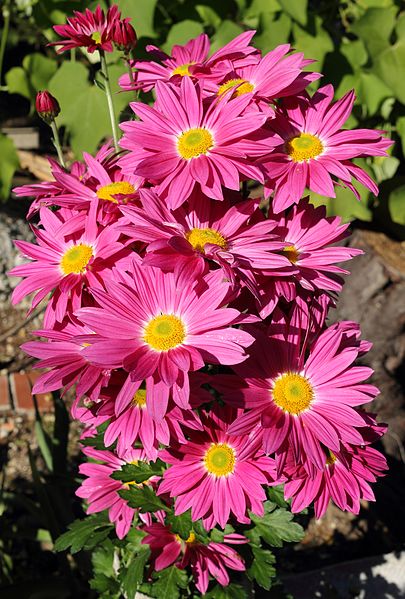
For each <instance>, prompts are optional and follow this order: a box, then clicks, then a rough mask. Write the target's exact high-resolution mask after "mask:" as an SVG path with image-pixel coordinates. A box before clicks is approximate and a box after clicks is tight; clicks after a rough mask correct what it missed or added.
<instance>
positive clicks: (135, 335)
mask: <svg viewBox="0 0 405 599" xmlns="http://www.w3.org/2000/svg"><path fill="white" fill-rule="evenodd" d="M131 275H132V276H127V277H124V276H123V275H122V277H121V280H122V282H120V283H112V282H108V283H107V288H108V291H107V292H104V291H102V290H98V289H94V290H93V294H94V297H95V298H96V300H97V302H98V303H99V304H100V306H101V307H100V308H82V309H81V310H78V311H77V313H76V314H77V316H78V317H79V318H80V319H81V320H82V321H83V322H84V323H86V324H87V325H88V326H89V327H90V328H91V329H92V330H94V331H95V332H96V333H97V335H95V336H94V341H93V343H92V344H91V345H90V346H89V347H87V348H85V349H84V350H83V351H84V354H85V356H86V358H88V359H89V360H90V361H91V362H93V363H94V364H97V365H99V366H103V367H105V368H119V367H124V368H125V370H127V371H128V372H130V373H131V379H132V380H133V381H144V380H146V382H147V386H149V390H150V392H148V390H147V394H146V399H147V408H148V410H150V413H151V415H152V416H153V417H154V418H156V419H157V420H161V419H162V418H163V416H164V414H165V412H166V408H167V402H168V399H169V391H170V389H172V393H173V399H174V401H175V402H176V403H177V404H178V405H179V406H180V407H182V408H187V407H189V378H188V373H189V372H190V371H194V370H198V369H200V368H202V366H204V364H205V363H211V364H212V363H215V364H218V363H220V364H235V363H238V362H242V361H243V360H244V359H245V357H246V354H245V348H246V347H248V346H249V345H250V344H251V343H252V342H253V337H252V336H251V335H250V334H249V333H246V332H245V331H241V330H238V329H235V328H232V327H231V325H232V324H235V323H237V322H240V321H241V320H244V319H245V318H246V317H242V316H241V314H240V313H239V312H238V310H235V309H231V308H221V307H220V306H221V305H222V303H223V301H224V298H225V296H226V294H227V292H228V289H229V284H227V283H222V280H221V279H222V276H221V275H220V273H219V276H215V277H211V279H205V280H204V279H203V280H202V281H200V282H199V284H196V280H195V279H190V278H188V280H186V279H184V280H181V279H178V278H176V277H175V276H174V275H173V274H172V273H163V272H161V271H160V270H158V269H155V268H151V267H148V266H140V265H139V264H138V263H137V262H136V261H135V260H134V262H133V264H132V271H131ZM149 401H150V404H149Z"/></svg>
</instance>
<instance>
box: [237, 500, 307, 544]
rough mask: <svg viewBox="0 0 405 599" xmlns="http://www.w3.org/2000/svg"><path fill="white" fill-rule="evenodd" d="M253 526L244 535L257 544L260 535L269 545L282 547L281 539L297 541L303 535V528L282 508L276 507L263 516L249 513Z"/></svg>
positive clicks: (290, 541)
mask: <svg viewBox="0 0 405 599" xmlns="http://www.w3.org/2000/svg"><path fill="white" fill-rule="evenodd" d="M250 517H251V519H252V522H253V523H254V524H255V526H254V528H252V529H250V530H248V531H247V532H246V536H247V537H249V538H250V539H251V541H252V542H253V543H255V544H257V545H259V544H260V543H259V542H258V541H259V538H258V537H261V538H262V539H263V540H264V541H265V542H266V543H267V544H268V545H270V546H271V547H282V545H283V541H287V542H289V543H292V542H295V543H296V542H298V541H300V540H301V539H302V537H303V536H304V529H303V528H302V526H300V525H299V524H297V523H296V522H292V519H293V515H292V514H291V512H288V511H287V510H285V509H283V508H277V509H275V510H274V511H272V512H271V513H270V514H265V515H264V516H263V517H259V516H255V515H254V514H251V516H250Z"/></svg>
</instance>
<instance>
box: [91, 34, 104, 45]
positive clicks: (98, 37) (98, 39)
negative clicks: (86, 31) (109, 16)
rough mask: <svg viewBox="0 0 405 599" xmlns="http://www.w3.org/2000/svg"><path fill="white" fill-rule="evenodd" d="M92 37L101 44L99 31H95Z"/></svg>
mask: <svg viewBox="0 0 405 599" xmlns="http://www.w3.org/2000/svg"><path fill="white" fill-rule="evenodd" d="M90 37H91V39H92V40H93V42H95V43H96V44H101V33H100V32H99V31H94V33H92V34H91V36H90Z"/></svg>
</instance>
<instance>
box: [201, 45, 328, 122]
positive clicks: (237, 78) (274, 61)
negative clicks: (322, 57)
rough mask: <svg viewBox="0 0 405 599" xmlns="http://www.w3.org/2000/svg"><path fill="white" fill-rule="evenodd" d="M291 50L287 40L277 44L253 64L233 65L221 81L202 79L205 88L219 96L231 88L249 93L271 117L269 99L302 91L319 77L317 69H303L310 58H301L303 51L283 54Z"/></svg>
mask: <svg viewBox="0 0 405 599" xmlns="http://www.w3.org/2000/svg"><path fill="white" fill-rule="evenodd" d="M290 50H291V46H290V44H284V45H281V46H277V47H276V48H274V50H272V51H271V52H268V53H267V54H266V55H265V56H264V57H263V58H262V59H261V60H259V61H258V62H257V63H256V64H251V65H248V66H243V67H240V68H233V69H232V70H231V71H230V72H228V73H226V76H225V78H224V79H223V80H222V81H219V82H214V81H212V82H211V81H204V89H206V90H207V91H209V92H211V93H214V94H216V95H217V96H219V97H221V96H223V94H225V93H227V92H229V90H231V89H233V90H234V96H235V97H237V96H241V95H243V94H247V93H252V94H253V99H254V101H255V103H257V104H258V106H260V108H261V110H263V111H267V114H268V116H270V117H272V116H274V110H273V109H272V108H271V107H270V106H269V102H272V101H274V99H275V98H281V97H284V96H290V95H293V94H297V93H299V92H302V91H303V90H304V89H305V88H306V87H307V85H309V83H311V81H315V80H316V79H319V77H320V75H319V73H310V72H303V71H302V69H303V68H304V67H305V66H307V65H308V64H311V63H312V62H313V61H312V60H304V55H303V54H302V52H300V53H295V54H290V55H289V56H286V55H287V54H288V52H290Z"/></svg>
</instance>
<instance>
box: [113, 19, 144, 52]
mask: <svg viewBox="0 0 405 599" xmlns="http://www.w3.org/2000/svg"><path fill="white" fill-rule="evenodd" d="M112 40H113V42H114V44H115V47H116V48H117V50H120V51H121V52H125V54H129V53H130V52H131V50H133V49H134V48H135V46H136V43H137V41H138V40H137V37H136V33H135V29H134V28H133V27H132V25H131V24H130V23H129V21H128V19H121V20H120V21H116V22H115V23H114V27H113V30H112Z"/></svg>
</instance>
